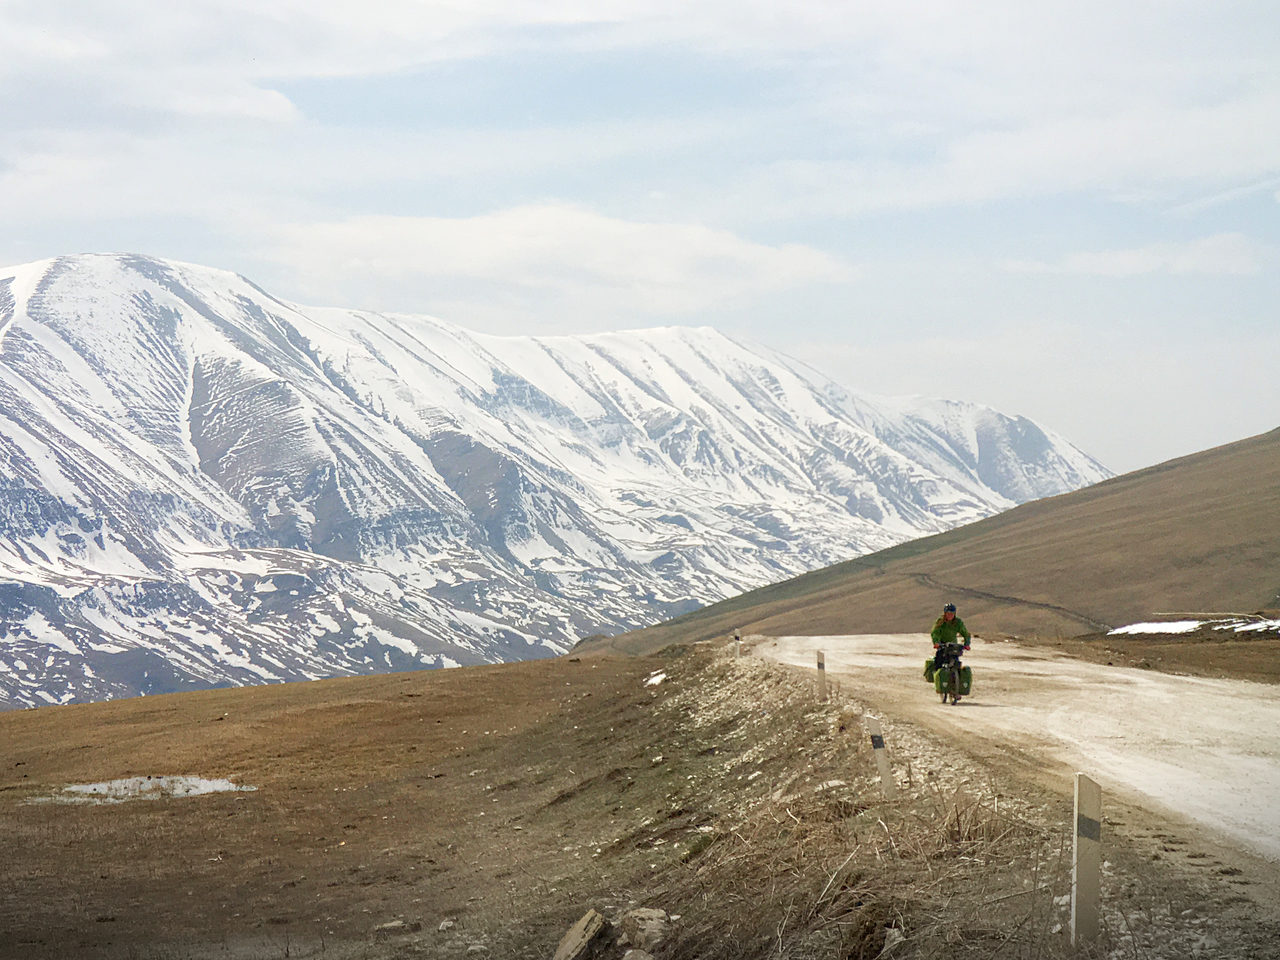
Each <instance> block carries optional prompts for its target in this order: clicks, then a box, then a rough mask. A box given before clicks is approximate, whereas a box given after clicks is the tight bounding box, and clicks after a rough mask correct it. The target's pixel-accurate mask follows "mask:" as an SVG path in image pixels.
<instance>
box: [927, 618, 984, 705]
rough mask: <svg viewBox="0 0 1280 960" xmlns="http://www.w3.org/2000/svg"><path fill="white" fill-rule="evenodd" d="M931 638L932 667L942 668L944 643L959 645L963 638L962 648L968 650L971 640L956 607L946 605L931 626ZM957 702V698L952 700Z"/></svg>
mask: <svg viewBox="0 0 1280 960" xmlns="http://www.w3.org/2000/svg"><path fill="white" fill-rule="evenodd" d="M930 636H931V637H932V638H933V665H934V666H935V667H940V666H942V660H941V657H942V645H943V644H944V643H959V642H960V638H961V637H963V638H964V648H965V649H966V650H968V649H969V642H970V641H971V640H972V639H973V637H972V635H971V634H970V633H969V628H968V627H966V626H965V625H964V621H963V620H961V619H960V618H959V617H957V616H956V605H955V604H954V603H948V604H947V605H946V606H944V607H943V608H942V616H940V617H939V618H938V619H937V620H936V621H935V622H934V624H933V631H932V632H931V633H930ZM954 699H955V700H956V701H959V700H960V698H959V697H955V698H954Z"/></svg>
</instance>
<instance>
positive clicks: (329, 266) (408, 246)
mask: <svg viewBox="0 0 1280 960" xmlns="http://www.w3.org/2000/svg"><path fill="white" fill-rule="evenodd" d="M264 253H265V255H266V256H267V257H268V258H270V259H272V260H274V261H275V262H277V263H280V264H282V265H285V266H286V267H287V268H288V269H290V270H291V271H293V273H294V275H295V277H296V283H295V286H296V287H300V288H301V289H303V290H307V291H312V292H314V294H315V295H317V296H324V297H332V296H334V295H335V294H336V291H339V290H351V289H361V288H363V289H367V290H369V292H370V294H371V295H372V296H373V297H374V299H375V301H377V302H376V303H373V304H371V303H367V302H366V303H362V304H361V305H378V306H384V307H385V306H387V305H388V304H389V302H395V303H396V304H397V305H398V306H399V308H400V309H408V308H409V305H410V304H413V303H415V302H417V303H421V302H422V300H423V299H426V300H428V301H432V302H437V303H438V302H439V300H440V298H441V297H442V296H451V297H454V298H456V297H457V296H458V291H459V290H462V289H466V290H469V291H471V292H472V294H473V296H474V302H473V303H472V304H471V306H470V307H469V308H461V306H460V304H458V303H457V302H456V300H455V301H454V308H455V309H462V313H463V315H472V316H474V315H475V314H476V312H477V311H485V310H487V309H490V308H491V307H492V305H493V304H495V303H500V302H510V303H511V304H512V305H513V309H514V310H515V311H516V313H517V314H518V316H517V317H516V318H514V319H524V320H529V319H533V318H535V317H541V318H543V319H545V318H546V317H547V316H549V315H556V316H562V315H563V314H565V313H569V314H572V315H574V319H579V320H580V319H581V318H582V317H583V316H586V315H591V314H596V315H599V314H601V313H602V312H603V313H604V314H606V315H610V316H612V317H614V318H620V319H622V321H623V322H635V320H636V319H638V318H644V317H652V316H661V315H681V314H684V315H687V314H693V313H696V312H698V311H702V310H707V309H712V308H715V307H719V306H722V305H726V304H734V303H741V302H743V301H746V300H749V299H750V298H751V297H753V296H758V295H761V294H765V293H770V292H775V291H779V290H786V289H789V288H794V287H800V286H805V285H809V284H815V283H847V282H850V281H851V280H852V279H853V278H854V275H855V271H854V269H853V268H852V267H851V266H850V265H849V264H847V263H845V262H844V261H842V260H840V259H838V258H836V257H833V256H831V255H830V254H827V253H823V252H821V251H819V250H815V249H813V248H811V247H805V246H801V245H797V244H788V245H782V246H766V245H763V244H759V243H753V242H751V241H748V240H744V239H742V238H741V237H738V236H735V235H734V234H732V233H729V232H727V231H724V230H716V229H712V228H709V227H706V226H702V225H700V224H690V223H641V222H634V221H628V220H620V219H616V218H611V217H607V216H603V215H601V214H598V213H595V212H593V211H590V210H586V209H583V208H581V207H576V206H569V205H564V204H540V205H531V206H522V207H516V208H512V209H507V210H502V211H500V212H497V213H492V214H487V215H483V216H478V217H467V218H459V219H450V218H442V217H390V216H363V217H352V218H349V219H346V220H341V221H334V222H325V223H313V224H305V225H295V226H290V227H285V228H282V229H279V230H277V231H276V232H275V234H274V236H273V242H272V244H271V247H270V249H269V250H267V251H265V252H264ZM443 291H448V292H447V293H445V292H443ZM419 309H421V307H419Z"/></svg>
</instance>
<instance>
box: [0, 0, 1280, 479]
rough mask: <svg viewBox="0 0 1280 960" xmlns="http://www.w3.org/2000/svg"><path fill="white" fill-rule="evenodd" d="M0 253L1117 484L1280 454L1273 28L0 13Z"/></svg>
mask: <svg viewBox="0 0 1280 960" xmlns="http://www.w3.org/2000/svg"><path fill="white" fill-rule="evenodd" d="M0 128H2V129H3V130H4V135H3V137H0V263H3V264H14V263H20V262H25V261H28V260H34V259H38V258H42V257H47V256H55V255H59V254H69V253H78V252H83V251H135V252H141V253H148V254H154V255H158V256H165V257H172V258H176V259H182V260H189V261H194V262H198V263H205V264H209V265H211V266H218V267H225V268H229V269H233V270H237V271H239V272H241V273H243V274H245V275H246V276H248V277H250V278H251V279H253V280H254V281H255V282H257V283H259V284H261V285H262V286H264V287H265V288H267V289H268V290H270V291H271V292H273V293H275V294H277V295H278V296H282V297H285V298H289V299H293V300H297V301H300V302H303V303H313V304H323V305H335V306H352V307H361V308H370V309H391V310H403V311H411V312H422V313H431V314H434V315H436V316H439V317H442V318H443V319H446V320H449V321H452V322H455V323H458V324H460V325H462V326H466V327H470V328H473V329H478V330H485V331H492V332H497V333H515V332H530V333H569V332H587V331H597V330H608V329H619V328H629V327H637V326H650V325H658V324H662V325H666V324H696V325H701V324H710V325H714V326H717V327H719V328H720V329H722V330H724V331H725V332H727V333H730V334H736V335H740V336H744V337H747V338H750V339H754V340H757V341H760V342H763V343H765V344H768V345H770V346H773V347H776V348H778V349H781V350H783V351H784V352H787V353H790V354H792V355H794V356H797V357H799V358H801V359H803V360H806V361H808V362H809V363H811V364H813V365H814V366H816V367H817V368H819V369H820V370H822V371H823V372H825V373H827V374H828V375H830V376H831V377H833V378H834V379H836V380H838V381H840V382H842V383H844V384H846V385H847V386H849V387H851V388H853V389H855V390H862V391H866V392H876V393H926V394H931V395H940V396H949V397H956V398H963V399H971V400H977V401H980V402H984V403H989V404H991V405H993V406H995V407H997V408H999V409H1001V410H1004V411H1005V412H1008V413H1022V414H1025V415H1028V416H1031V417H1033V418H1035V419H1037V420H1039V421H1040V422H1042V423H1044V424H1045V425H1047V426H1050V427H1053V428H1055V429H1057V430H1059V431H1060V432H1062V433H1063V434H1065V435H1066V436H1067V437H1069V438H1070V439H1072V440H1074V441H1076V442H1077V443H1078V444H1080V445H1081V446H1082V447H1084V448H1085V449H1086V450H1088V451H1089V452H1090V453H1092V454H1094V455H1095V456H1097V457H1099V458H1100V459H1101V460H1102V461H1103V462H1105V463H1106V464H1108V465H1109V466H1111V467H1112V468H1113V469H1116V470H1119V471H1124V470H1129V469H1133V468H1136V467H1139V466H1143V465H1146V464H1150V463H1154V462H1158V461H1160V460H1163V459H1167V458H1169V457H1172V456H1177V455H1180V454H1183V453H1189V452H1192V451H1195V450H1199V449H1203V448H1205V447H1209V446H1213V445H1216V444H1219V443H1224V442H1228V441H1230V440H1234V439H1238V438H1240V437H1244V436H1248V435H1250V434H1253V433H1258V432H1261V431H1263V430H1267V429H1271V428H1273V427H1276V426H1280V376H1278V374H1277V370H1276V366H1277V363H1276V358H1277V357H1280V320H1278V317H1277V309H1276V304H1277V302H1280V223H1278V220H1277V214H1278V213H1280V8H1277V7H1276V5H1275V4H1274V3H1272V2H1270V0H1267V2H1253V3H1245V2H1212V3H1211V2H1208V0H1204V2H1195V3H1192V2H1178V0H1161V2H1137V0H1130V2H1126V0H1111V2H1093V0H1074V2H1038V3H1035V4H1028V3H1025V2H986V3H981V4H964V3H956V2H944V0H925V2H906V3H896V4H886V3H883V2H876V3H857V2H845V3H826V2H813V0H798V2H791V3H788V4H786V5H782V4H777V3H775V2H769V3H765V2H758V0H735V2H732V3H730V2H719V0H710V2H680V3H677V2H674V0H665V2H655V0H648V2H638V0H598V2H591V3H586V2H581V0H547V2H542V3H537V4H519V3H511V2H496V0H475V2H470V3H467V4H442V3H433V2H422V3H415V2H408V0H401V2H395V3H379V2H370V3H365V4H362V5H357V4H350V3H338V2H327V0H310V2H304V0H255V2H249V0H188V2H183V3H178V4H160V3H157V2H154V0H134V2H125V0H94V2H77V3H69V2H63V0H44V2H28V0H0Z"/></svg>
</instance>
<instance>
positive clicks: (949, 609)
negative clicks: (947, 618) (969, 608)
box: [942, 603, 956, 613]
mask: <svg viewBox="0 0 1280 960" xmlns="http://www.w3.org/2000/svg"><path fill="white" fill-rule="evenodd" d="M942 612H943V613H955V612H956V605H955V604H954V603H948V604H947V605H946V606H945V607H943V608H942Z"/></svg>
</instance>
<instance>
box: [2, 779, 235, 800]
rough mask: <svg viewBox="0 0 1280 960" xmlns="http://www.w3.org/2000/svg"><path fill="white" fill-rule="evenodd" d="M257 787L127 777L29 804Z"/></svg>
mask: <svg viewBox="0 0 1280 960" xmlns="http://www.w3.org/2000/svg"><path fill="white" fill-rule="evenodd" d="M257 789H258V788H257V787H248V786H245V787H242V786H237V785H236V784H234V783H232V782H231V781H230V780H208V779H205V778H204V777H187V776H178V777H165V776H160V777H156V776H149V777H125V778H124V779H121V780H105V781H103V782H101V783H74V784H71V785H70V786H67V787H63V788H62V793H60V794H54V795H53V796H51V797H31V798H29V799H28V800H27V802H28V803H124V802H126V801H128V800H160V799H164V798H166V797H199V796H204V795H205V794H210V793H231V792H248V791H253V790H257Z"/></svg>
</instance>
